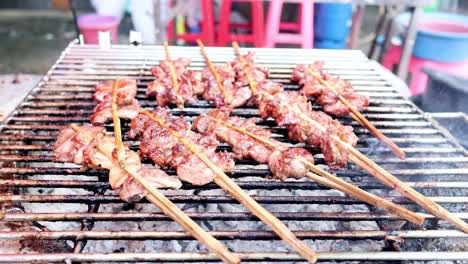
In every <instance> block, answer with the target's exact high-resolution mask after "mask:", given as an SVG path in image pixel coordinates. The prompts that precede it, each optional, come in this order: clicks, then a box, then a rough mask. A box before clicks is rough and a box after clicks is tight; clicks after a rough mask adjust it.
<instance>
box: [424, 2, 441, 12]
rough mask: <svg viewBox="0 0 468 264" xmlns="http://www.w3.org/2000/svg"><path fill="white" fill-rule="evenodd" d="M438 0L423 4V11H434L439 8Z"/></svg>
mask: <svg viewBox="0 0 468 264" xmlns="http://www.w3.org/2000/svg"><path fill="white" fill-rule="evenodd" d="M439 4H440V0H432V3H431V4H429V5H426V6H424V12H435V11H437V10H438V9H439Z"/></svg>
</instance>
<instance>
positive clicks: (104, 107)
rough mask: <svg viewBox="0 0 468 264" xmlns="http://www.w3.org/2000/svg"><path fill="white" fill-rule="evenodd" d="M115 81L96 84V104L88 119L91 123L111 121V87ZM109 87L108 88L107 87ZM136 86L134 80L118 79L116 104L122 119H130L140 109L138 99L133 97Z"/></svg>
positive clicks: (97, 124)
mask: <svg viewBox="0 0 468 264" xmlns="http://www.w3.org/2000/svg"><path fill="white" fill-rule="evenodd" d="M114 84H115V81H112V82H105V83H102V84H98V85H97V86H96V92H95V94H94V98H95V100H96V101H97V102H98V104H97V105H96V106H95V107H94V109H93V114H92V115H91V117H90V121H91V123H92V124H93V125H95V126H99V125H103V124H105V123H108V122H109V121H112V87H113V86H114ZM109 87H110V88H109ZM136 92H137V86H136V81H135V80H120V81H119V83H118V90H117V104H118V107H119V117H120V118H122V119H132V118H134V117H135V116H136V115H137V114H138V111H139V110H140V105H139V104H138V100H136V99H135V97H136Z"/></svg>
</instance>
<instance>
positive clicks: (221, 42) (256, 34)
mask: <svg viewBox="0 0 468 264" xmlns="http://www.w3.org/2000/svg"><path fill="white" fill-rule="evenodd" d="M234 1H235V2H250V4H251V6H252V9H251V10H252V11H251V12H252V15H251V17H252V23H251V24H235V23H229V18H230V17H231V6H232V2H233V0H223V1H221V8H220V13H219V14H220V15H219V26H218V41H217V44H218V46H226V44H228V43H230V42H232V41H234V40H236V41H239V42H241V43H245V42H246V43H251V44H253V45H254V46H255V47H262V46H263V37H264V32H263V31H264V21H263V17H264V16H263V1H259V0H234ZM230 28H247V29H251V33H250V34H238V33H237V34H231V33H230V32H229V29H230Z"/></svg>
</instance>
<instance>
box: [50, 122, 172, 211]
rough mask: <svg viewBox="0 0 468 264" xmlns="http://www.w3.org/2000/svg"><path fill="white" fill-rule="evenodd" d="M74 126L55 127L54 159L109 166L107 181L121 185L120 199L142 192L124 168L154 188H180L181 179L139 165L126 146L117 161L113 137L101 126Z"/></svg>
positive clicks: (131, 198)
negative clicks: (57, 128) (121, 159)
mask: <svg viewBox="0 0 468 264" xmlns="http://www.w3.org/2000/svg"><path fill="white" fill-rule="evenodd" d="M77 128H78V130H76V129H74V128H72V127H67V128H64V129H62V130H60V131H59V135H58V137H57V142H56V144H55V145H54V153H55V160H57V161H61V162H72V163H75V164H78V165H82V166H83V167H87V168H93V169H96V170H103V169H104V170H109V183H110V185H111V187H112V188H113V189H117V188H121V190H120V197H121V198H122V200H124V201H127V202H136V201H138V200H140V199H141V198H143V197H144V195H145V190H144V189H143V187H142V186H141V185H140V184H139V183H138V182H136V181H134V180H133V178H132V177H130V175H129V174H128V172H132V173H137V174H139V175H140V176H142V177H144V178H145V179H146V180H147V181H148V182H150V183H151V184H152V185H153V186H154V187H155V188H180V186H181V183H180V181H179V180H178V179H177V178H174V177H170V176H169V175H167V174H166V173H165V172H164V171H162V170H160V169H158V168H143V167H142V165H141V161H140V156H139V155H138V154H137V153H136V152H134V151H131V150H130V149H129V148H128V147H127V146H126V147H125V154H126V156H125V160H123V161H118V160H117V158H116V157H115V156H116V154H115V139H114V138H113V137H111V136H106V135H105V132H106V129H105V128H104V127H93V126H81V127H77ZM122 165H123V167H125V170H124V169H122ZM127 171H128V172H127Z"/></svg>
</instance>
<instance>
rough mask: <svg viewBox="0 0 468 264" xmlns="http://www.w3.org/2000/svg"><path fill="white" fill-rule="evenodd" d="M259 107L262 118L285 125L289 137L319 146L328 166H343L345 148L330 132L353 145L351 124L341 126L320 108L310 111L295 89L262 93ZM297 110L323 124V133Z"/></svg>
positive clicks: (305, 100) (304, 99) (307, 103)
mask: <svg viewBox="0 0 468 264" xmlns="http://www.w3.org/2000/svg"><path fill="white" fill-rule="evenodd" d="M259 111H260V115H261V116H262V118H265V119H266V118H268V117H272V118H274V119H275V120H276V122H277V123H278V125H279V126H282V127H286V128H287V129H288V136H289V138H290V139H292V140H294V141H299V142H307V143H309V144H312V145H314V146H317V147H320V148H321V149H322V152H323V154H324V156H325V161H326V162H327V164H328V165H329V167H330V168H339V167H344V166H346V163H347V160H348V155H347V152H346V151H345V150H343V149H341V148H340V147H339V146H338V145H337V144H336V143H335V141H334V140H332V138H331V136H332V135H334V136H337V137H339V138H340V139H341V140H343V141H344V142H347V143H348V144H350V145H352V146H356V143H357V136H356V135H355V134H354V133H353V128H352V127H351V126H343V125H341V124H340V123H339V122H338V121H337V120H334V119H332V118H331V117H330V116H329V115H327V114H325V113H323V112H320V111H312V106H311V105H310V103H309V102H307V99H306V98H305V97H304V96H301V95H300V94H299V93H297V92H282V93H277V94H275V95H272V96H264V98H263V100H262V101H261V102H260V105H259ZM300 113H303V114H304V115H306V116H307V117H308V118H310V119H312V120H314V121H315V122H317V123H319V124H320V125H321V126H323V127H324V128H325V129H326V133H324V132H322V131H321V130H319V129H317V127H316V126H314V125H313V124H310V123H309V122H306V121H304V120H303V118H302V117H301V116H300Z"/></svg>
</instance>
